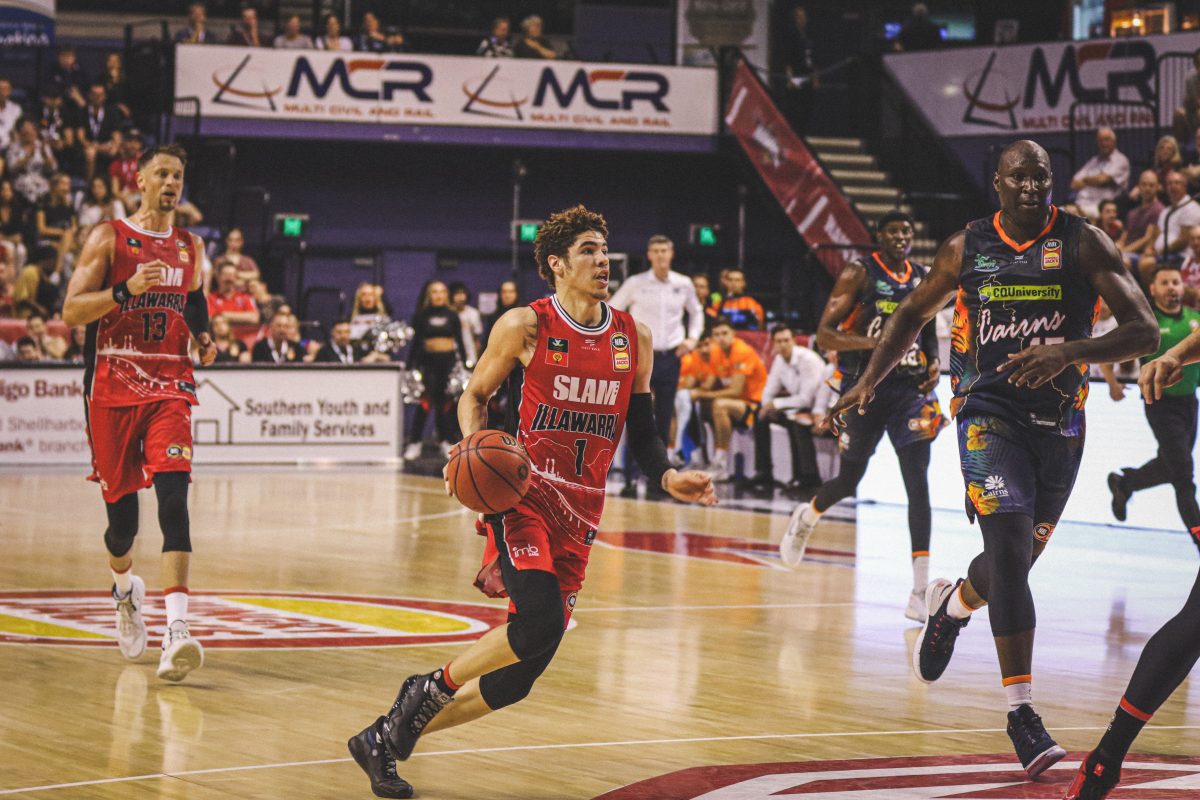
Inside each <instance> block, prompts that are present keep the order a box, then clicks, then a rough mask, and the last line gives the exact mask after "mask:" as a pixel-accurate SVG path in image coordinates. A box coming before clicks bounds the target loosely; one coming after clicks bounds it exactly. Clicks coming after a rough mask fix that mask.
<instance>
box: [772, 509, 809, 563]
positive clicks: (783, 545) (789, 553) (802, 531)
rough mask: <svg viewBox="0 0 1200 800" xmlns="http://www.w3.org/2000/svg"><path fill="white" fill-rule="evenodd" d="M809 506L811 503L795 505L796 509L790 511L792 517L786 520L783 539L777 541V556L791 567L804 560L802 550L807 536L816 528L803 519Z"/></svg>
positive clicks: (806, 541)
mask: <svg viewBox="0 0 1200 800" xmlns="http://www.w3.org/2000/svg"><path fill="white" fill-rule="evenodd" d="M810 507H812V503H801V504H800V505H798V506H796V510H795V511H793V512H792V518H791V519H789V520H788V526H787V531H785V532H784V534H783V541H781V542H780V543H779V557H780V558H782V559H783V563H784V564H786V565H787V566H789V567H791V568H792V569H795V568H796V567H798V566H800V562H801V561H803V560H804V551H805V550H806V549H807V548H808V537H810V536H812V533H813V531H814V530H816V529H817V526H816V524H815V523H814V524H812V525H809V524H808V523H806V522H805V521H804V512H805V511H808V509H809V508H810Z"/></svg>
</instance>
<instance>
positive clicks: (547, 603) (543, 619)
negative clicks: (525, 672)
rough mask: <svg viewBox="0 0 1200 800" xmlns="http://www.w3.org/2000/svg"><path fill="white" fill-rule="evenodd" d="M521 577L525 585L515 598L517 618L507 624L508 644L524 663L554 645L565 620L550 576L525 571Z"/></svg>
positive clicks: (555, 587)
mask: <svg viewBox="0 0 1200 800" xmlns="http://www.w3.org/2000/svg"><path fill="white" fill-rule="evenodd" d="M523 578H524V581H523V582H524V584H525V585H524V587H522V591H521V595H520V597H519V598H517V615H516V617H515V618H514V619H513V621H512V622H510V623H508V644H509V646H510V647H512V651H513V653H515V654H516V656H517V658H519V659H521V660H522V661H527V660H529V659H532V658H537V657H538V656H540V655H542V654H543V653H546V652H547V651H549V650H552V649H553V648H554V647H556V646H557V645H558V642H559V640H560V639H562V635H563V629H564V628H566V624H567V619H566V612H565V611H564V610H563V602H562V592H561V591H560V590H559V586H558V579H557V578H556V577H555V576H554V575H552V574H551V573H549V572H541V571H538V570H529V571H527V572H526V573H525V575H524V576H523Z"/></svg>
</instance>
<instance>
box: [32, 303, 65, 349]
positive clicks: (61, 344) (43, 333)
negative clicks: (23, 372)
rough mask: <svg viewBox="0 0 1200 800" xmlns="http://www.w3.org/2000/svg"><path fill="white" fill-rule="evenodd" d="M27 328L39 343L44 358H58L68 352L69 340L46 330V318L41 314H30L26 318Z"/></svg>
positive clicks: (37, 343) (36, 342)
mask: <svg viewBox="0 0 1200 800" xmlns="http://www.w3.org/2000/svg"><path fill="white" fill-rule="evenodd" d="M25 330H26V335H27V336H28V337H29V338H30V339H32V340H33V341H34V343H35V344H36V345H37V349H38V353H40V354H41V357H42V358H53V359H55V360H57V359H60V358H62V357H63V353H65V352H67V340H66V339H64V338H62V337H61V336H55V335H54V334H52V333H50V331H48V330H46V318H45V317H44V316H42V315H41V314H36V313H35V314H30V315H29V317H28V318H27V319H26V320H25Z"/></svg>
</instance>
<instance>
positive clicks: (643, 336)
mask: <svg viewBox="0 0 1200 800" xmlns="http://www.w3.org/2000/svg"><path fill="white" fill-rule="evenodd" d="M636 325H637V337H638V349H637V352H638V364H637V372H635V373H634V375H633V393H632V394H631V395H630V397H629V412H628V413H627V414H626V427H627V430H628V436H627V439H628V441H629V449H630V450H631V451H632V452H633V457H634V458H636V459H637V463H638V466H639V467H641V469H642V472H644V473H646V477H647V478H648V479H649V480H651V481H656V480H657V481H658V485H659V486H661V487H662V488H663V490H664V491H666V492H667V493H668V494H670V495H671V496H672V497H674V498H675V499H676V500H683V501H685V502H689V503H700V504H701V505H706V506H711V505H715V504H716V502H717V495H716V492H715V491H714V490H713V482H712V475H710V474H708V473H707V472H700V471H698V470H687V471H684V472H680V471H679V470H677V469H675V468H674V467H672V466H671V462H670V461H669V460H668V459H667V448H666V445H664V444H663V442H662V439H660V438H658V430H657V428H656V427H655V425H654V403H653V402H652V401H651V400H650V373H651V372H653V370H654V340H653V337H652V336H651V335H650V329H649V328H648V327H646V326H645V325H643V324H642V323H640V322H638V323H636Z"/></svg>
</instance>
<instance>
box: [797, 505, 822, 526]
mask: <svg viewBox="0 0 1200 800" xmlns="http://www.w3.org/2000/svg"><path fill="white" fill-rule="evenodd" d="M820 518H821V512H820V511H817V510H816V509H815V508H813V504H812V503H809V504H808V505H807V506H806V507H805V509H804V510H803V511H801V512H800V521H801V522H803V523H804V524H805V525H816V524H817V520H819V519H820Z"/></svg>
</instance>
